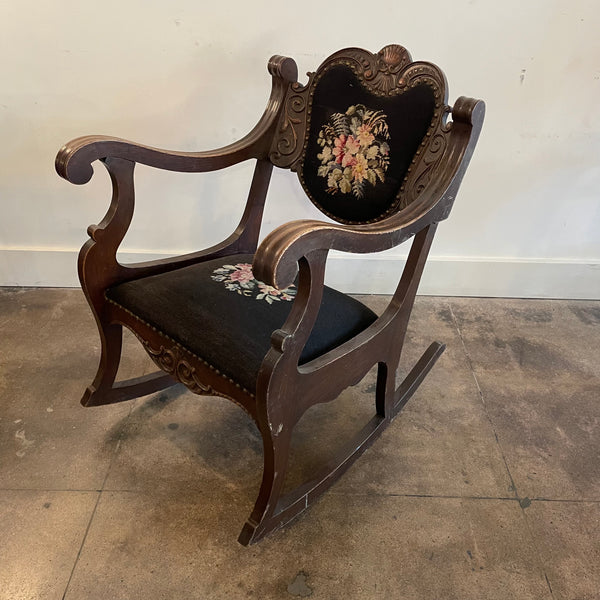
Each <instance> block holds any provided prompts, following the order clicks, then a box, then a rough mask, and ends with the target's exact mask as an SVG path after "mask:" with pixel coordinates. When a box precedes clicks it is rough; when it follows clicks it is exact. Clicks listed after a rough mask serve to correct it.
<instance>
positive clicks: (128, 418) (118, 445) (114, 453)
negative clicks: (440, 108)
mask: <svg viewBox="0 0 600 600" xmlns="http://www.w3.org/2000/svg"><path fill="white" fill-rule="evenodd" d="M134 406H135V403H134V402H132V403H131V404H130V405H129V412H128V413H127V415H126V417H125V418H124V419H123V422H122V425H121V431H120V432H119V438H118V439H117V443H116V444H115V447H114V449H113V451H112V455H111V457H110V461H109V463H108V468H107V469H106V474H105V475H104V480H103V481H102V485H101V486H100V487H101V490H102V491H104V489H105V487H106V482H107V481H108V478H109V476H110V472H111V470H112V467H113V465H114V462H115V460H116V458H117V454H118V452H119V449H120V448H121V442H122V441H123V436H124V435H125V430H126V429H127V427H128V425H129V424H130V421H131V415H132V414H133V409H134Z"/></svg>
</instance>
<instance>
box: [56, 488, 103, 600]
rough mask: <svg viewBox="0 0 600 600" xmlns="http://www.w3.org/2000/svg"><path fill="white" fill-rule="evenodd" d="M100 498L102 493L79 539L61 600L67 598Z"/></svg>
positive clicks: (99, 494)
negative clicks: (79, 542) (77, 548)
mask: <svg viewBox="0 0 600 600" xmlns="http://www.w3.org/2000/svg"><path fill="white" fill-rule="evenodd" d="M101 497H102V491H99V492H98V498H96V503H95V504H94V508H93V510H92V514H91V515H90V518H89V520H88V523H87V526H86V528H85V531H84V533H83V538H82V539H81V544H80V545H79V550H78V551H77V556H76V557H75V561H74V562H73V567H72V568H71V572H70V573H69V579H68V580H67V583H66V585H65V591H64V592H63V595H62V600H65V598H66V596H67V592H68V591H69V586H70V585H71V580H72V579H73V575H74V573H75V569H76V568H77V565H78V564H79V558H80V557H81V552H82V551H83V546H84V545H85V541H86V540H87V536H88V533H89V531H90V527H91V526H92V521H93V520H94V517H95V515H96V511H97V510H98V504H99V503H100V498H101Z"/></svg>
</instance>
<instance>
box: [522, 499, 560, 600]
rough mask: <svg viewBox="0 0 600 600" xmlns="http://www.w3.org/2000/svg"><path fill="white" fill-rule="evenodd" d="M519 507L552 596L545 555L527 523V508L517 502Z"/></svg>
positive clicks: (552, 596)
mask: <svg viewBox="0 0 600 600" xmlns="http://www.w3.org/2000/svg"><path fill="white" fill-rule="evenodd" d="M519 508H520V509H521V513H522V514H523V520H524V521H525V527H526V528H527V533H528V534H529V538H530V539H531V543H532V544H533V547H534V548H535V553H536V556H537V560H538V563H539V566H540V569H541V570H542V573H543V574H544V579H545V580H546V585H547V586H548V591H549V592H550V597H551V598H554V592H553V591H552V585H551V584H550V579H549V578H548V573H547V569H546V562H547V561H546V560H544V558H545V557H544V554H543V552H542V549H541V548H540V546H539V545H538V540H537V538H536V536H535V535H534V533H533V529H532V527H531V524H530V523H529V519H528V518H527V512H526V511H527V509H526V508H525V507H524V506H523V505H522V504H521V503H519Z"/></svg>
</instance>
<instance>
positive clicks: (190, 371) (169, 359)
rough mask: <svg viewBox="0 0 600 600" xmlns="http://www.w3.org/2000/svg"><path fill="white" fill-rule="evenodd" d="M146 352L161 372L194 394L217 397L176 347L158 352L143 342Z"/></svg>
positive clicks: (160, 349)
mask: <svg viewBox="0 0 600 600" xmlns="http://www.w3.org/2000/svg"><path fill="white" fill-rule="evenodd" d="M143 343H144V348H145V349H146V352H147V353H148V354H149V356H150V358H151V359H152V360H153V361H154V362H155V363H156V364H157V365H158V366H159V367H160V368H161V369H162V370H163V371H166V372H167V373H169V375H172V376H173V377H175V379H177V380H178V381H180V382H181V383H183V385H185V386H186V387H187V388H188V389H190V390H191V391H192V392H194V393H195V394H205V395H209V396H217V395H221V394H217V392H215V391H214V390H213V388H212V387H211V386H210V385H206V384H205V383H202V382H201V381H200V379H199V378H198V375H197V374H196V369H195V368H194V367H193V366H192V365H190V363H189V362H188V361H187V360H186V359H185V358H183V356H182V351H181V350H180V349H179V348H178V347H177V346H173V347H171V348H165V347H164V346H161V347H160V348H159V349H158V350H156V349H154V348H152V347H151V346H150V344H148V342H143Z"/></svg>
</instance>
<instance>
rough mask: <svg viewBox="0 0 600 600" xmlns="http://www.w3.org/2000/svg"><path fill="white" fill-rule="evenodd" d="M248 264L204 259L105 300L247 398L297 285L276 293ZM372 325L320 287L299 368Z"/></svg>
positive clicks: (242, 257) (245, 259) (369, 315)
mask: <svg viewBox="0 0 600 600" xmlns="http://www.w3.org/2000/svg"><path fill="white" fill-rule="evenodd" d="M252 259H253V255H252V254H235V255H233V256H228V257H227V258H226V259H224V258H218V259H215V260H209V261H207V262H204V263H200V264H196V265H192V266H190V267H184V268H182V269H177V270H175V271H169V272H167V273H161V274H159V275H154V276H152V277H144V278H142V279H137V280H134V281H129V282H127V283H122V284H120V285H117V286H115V287H114V288H110V289H109V290H107V292H106V295H107V297H108V298H109V300H111V301H112V302H115V303H117V304H119V305H120V306H121V307H123V308H125V309H126V310H128V311H129V312H130V313H132V314H133V315H135V316H136V317H137V318H138V319H141V320H143V321H145V322H146V323H148V324H150V325H151V326H152V327H155V328H156V329H157V330H158V331H159V332H160V333H161V334H162V335H164V336H166V337H168V338H170V339H171V340H174V341H175V342H177V343H178V344H180V345H181V346H183V347H184V348H185V349H186V350H188V351H190V352H192V353H194V354H195V355H196V356H197V357H198V358H200V359H202V360H203V361H205V362H206V363H207V364H209V365H210V366H211V367H213V368H214V369H216V370H217V371H219V372H220V373H222V374H223V375H224V376H225V377H228V378H230V379H233V381H235V382H236V383H238V384H240V385H241V386H242V387H243V388H245V389H246V390H247V391H249V392H250V393H252V394H254V393H255V392H256V379H257V376H258V371H259V369H260V366H261V363H262V361H263V359H264V357H265V355H266V353H267V352H268V350H269V348H270V346H271V334H272V333H273V331H275V330H276V329H279V328H280V327H281V326H282V325H283V324H284V323H285V320H286V319H287V317H288V315H289V313H290V310H291V308H292V301H293V299H294V297H295V295H296V286H295V285H294V286H292V287H289V288H287V289H286V290H284V291H279V290H277V289H275V288H273V287H270V286H267V285H265V284H263V283H261V282H259V281H257V280H256V279H254V278H253V277H252V272H251V270H250V267H251V265H252ZM376 318H377V316H376V315H375V313H373V311H371V310H370V309H368V308H367V307H366V306H364V304H362V303H361V302H359V301H358V300H355V299H354V298H350V297H349V296H347V295H346V294H342V293H341V292H338V291H337V290H334V289H332V288H330V287H327V286H324V291H323V300H322V303H321V308H320V310H319V316H318V317H317V321H316V323H315V326H314V327H313V330H312V332H311V334H310V337H309V339H308V342H307V343H306V346H305V347H304V350H303V351H302V355H301V356H300V364H303V363H306V362H308V361H310V360H312V359H313V358H316V357H318V356H320V355H322V354H324V353H325V352H327V351H328V350H332V349H333V348H335V347H337V346H339V345H340V344H341V343H343V342H345V341H347V340H349V339H351V338H352V337H354V336H355V335H356V334H357V333H360V332H361V331H362V330H364V329H366V328H367V327H368V326H369V325H371V323H373V322H374V321H375V320H376Z"/></svg>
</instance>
